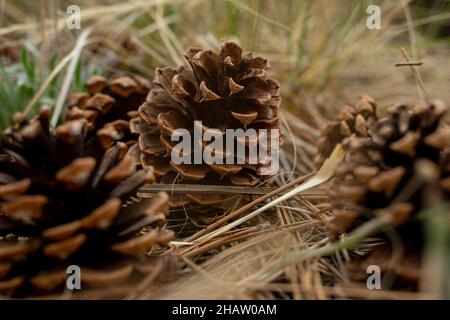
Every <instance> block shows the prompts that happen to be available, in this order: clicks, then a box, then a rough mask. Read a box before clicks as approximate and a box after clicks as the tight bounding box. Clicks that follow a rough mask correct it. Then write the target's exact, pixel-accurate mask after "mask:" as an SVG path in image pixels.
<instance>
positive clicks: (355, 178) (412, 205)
mask: <svg viewBox="0 0 450 320" xmlns="http://www.w3.org/2000/svg"><path fill="white" fill-rule="evenodd" d="M368 130H369V134H370V136H371V137H370V138H361V137H356V136H353V137H351V138H349V139H347V140H345V142H344V146H345V148H346V149H347V153H346V157H345V160H344V161H343V163H342V164H341V165H340V167H338V169H337V170H336V176H337V178H336V180H335V181H334V183H333V184H332V186H331V187H330V195H331V199H332V204H333V207H334V208H335V217H334V219H333V220H332V221H331V222H330V223H329V226H328V227H329V230H330V232H331V234H332V236H334V237H336V236H337V235H339V234H341V233H343V232H348V231H350V230H352V229H354V228H355V227H357V226H359V225H361V224H362V223H364V222H365V221H367V220H369V219H371V218H373V217H376V216H382V215H388V216H389V217H390V218H391V221H392V225H393V227H394V228H395V230H396V232H398V234H399V235H400V237H401V239H402V240H403V247H404V255H403V258H402V261H401V262H400V263H399V264H398V265H396V266H394V271H395V272H396V273H397V275H398V277H397V279H398V281H397V284H399V286H407V287H409V288H412V289H415V288H416V287H417V283H418V279H419V273H420V264H421V261H420V257H421V253H422V247H423V243H424V234H423V223H422V222H421V220H420V219H417V214H418V213H419V212H421V211H422V210H423V209H425V208H426V207H427V206H428V205H430V203H432V202H433V201H435V200H436V199H438V200H440V201H448V200H449V198H450V128H449V127H448V108H447V106H446V105H445V104H444V103H443V102H440V101H436V102H434V103H432V104H430V105H429V106H426V107H425V106H423V105H421V104H418V105H415V106H414V107H412V108H411V107H408V106H405V105H401V106H398V107H395V108H394V109H393V110H392V111H391V112H390V114H389V115H388V116H387V117H386V118H383V119H381V120H379V121H378V122H374V123H373V124H372V125H371V126H370V127H369V129H368ZM380 236H382V237H384V238H385V235H384V236H383V235H380ZM385 239H386V238H385ZM387 243H389V241H388V240H387ZM391 251H392V248H391V247H390V245H389V244H385V245H381V246H379V247H377V248H376V249H374V250H372V251H371V252H370V253H369V254H368V255H366V256H364V257H362V258H360V259H355V260H353V262H351V263H350V265H349V271H350V275H351V277H352V278H353V279H357V280H362V279H366V278H367V273H366V268H367V266H368V265H370V264H378V265H379V266H380V267H381V268H382V270H384V271H386V270H387V268H388V265H389V263H390V258H391V253H392V252H391Z"/></svg>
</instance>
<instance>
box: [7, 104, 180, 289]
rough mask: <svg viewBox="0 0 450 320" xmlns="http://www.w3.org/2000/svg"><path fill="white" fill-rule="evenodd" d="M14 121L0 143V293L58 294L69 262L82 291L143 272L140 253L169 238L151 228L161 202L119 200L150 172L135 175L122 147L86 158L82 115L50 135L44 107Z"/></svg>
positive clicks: (159, 198) (164, 199) (162, 198)
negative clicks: (126, 202) (76, 269)
mask: <svg viewBox="0 0 450 320" xmlns="http://www.w3.org/2000/svg"><path fill="white" fill-rule="evenodd" d="M16 121H17V122H16V123H15V124H14V126H13V127H11V128H9V129H7V130H6V131H5V133H4V134H3V135H2V136H1V140H0V294H12V295H16V296H23V295H29V294H40V293H43V292H51V291H54V290H57V289H61V290H62V289H63V287H64V285H65V281H66V276H67V273H66V269H67V267H68V266H70V265H77V266H79V267H80V268H81V282H82V285H83V288H84V287H86V286H87V287H90V286H92V287H98V286H112V285H114V284H116V283H119V282H121V281H125V280H127V279H131V277H132V276H133V277H134V276H137V275H138V274H139V272H146V271H151V270H150V269H152V267H151V266H150V267H149V266H148V265H146V263H147V262H148V263H150V262H152V261H151V259H147V258H146V253H147V252H148V250H149V249H151V248H156V247H158V246H159V245H162V246H164V245H166V244H167V243H168V242H169V241H170V240H171V239H172V237H173V233H172V232H170V231H167V230H162V229H161V228H160V227H159V226H162V224H164V223H165V212H166V209H167V203H168V196H167V195H166V194H165V193H160V194H157V195H155V196H154V197H153V198H152V199H145V200H143V201H141V202H140V203H137V204H134V205H130V206H127V207H124V206H122V204H123V203H124V200H125V199H127V198H128V197H129V196H130V195H133V194H135V193H136V191H137V188H138V187H140V186H141V185H142V184H144V183H148V182H152V181H154V175H153V171H152V169H151V168H147V169H142V170H138V171H136V168H135V165H134V163H133V161H131V160H132V159H131V158H130V157H129V156H127V155H126V152H127V146H126V144H125V143H123V142H119V143H116V144H114V145H113V146H111V147H110V148H109V149H107V150H106V151H105V152H103V153H99V152H97V154H100V155H99V156H98V157H95V156H93V155H86V152H85V149H86V142H87V140H86V133H87V127H88V125H89V124H88V122H87V121H86V120H85V119H78V120H71V121H67V122H64V123H63V124H61V125H60V126H59V127H57V128H56V129H55V130H54V132H53V131H52V130H50V128H49V111H48V110H45V109H43V110H41V111H40V113H39V115H38V116H37V117H35V118H33V119H32V120H26V119H24V118H23V117H16ZM148 226H153V228H152V229H144V228H145V227H148ZM143 230H144V231H143Z"/></svg>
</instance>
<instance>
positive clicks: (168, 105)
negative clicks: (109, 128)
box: [131, 42, 281, 208]
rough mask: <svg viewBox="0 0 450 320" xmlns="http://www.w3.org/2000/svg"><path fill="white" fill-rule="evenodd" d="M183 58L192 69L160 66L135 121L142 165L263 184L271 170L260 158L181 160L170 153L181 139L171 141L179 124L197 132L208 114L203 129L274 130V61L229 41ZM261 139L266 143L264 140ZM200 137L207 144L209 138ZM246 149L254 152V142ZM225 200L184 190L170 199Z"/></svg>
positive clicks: (186, 179)
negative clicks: (216, 49)
mask: <svg viewBox="0 0 450 320" xmlns="http://www.w3.org/2000/svg"><path fill="white" fill-rule="evenodd" d="M185 57H186V59H187V60H188V62H189V63H190V65H191V69H192V70H187V69H184V68H180V69H178V70H174V69H171V68H158V69H156V72H155V77H154V80H153V83H154V86H153V87H152V89H151V91H150V93H149V95H148V97H147V101H146V102H145V103H144V104H143V105H142V106H141V107H140V108H139V116H140V117H138V118H135V119H133V120H132V122H131V131H132V132H133V133H138V134H140V137H139V148H140V152H141V154H140V159H141V162H142V165H143V166H144V168H145V167H147V166H153V167H154V170H155V176H156V177H157V180H158V181H159V182H162V183H169V184H170V183H176V182H177V181H176V177H177V175H178V176H179V178H180V180H181V181H183V183H195V184H220V185H237V186H254V185H257V184H260V183H262V182H263V181H264V179H267V178H268V177H269V176H270V175H264V176H263V175H262V174H261V169H262V168H267V163H264V159H261V158H258V159H257V162H256V163H250V161H249V160H248V159H243V163H242V164H218V163H212V164H175V163H174V162H173V161H171V156H170V155H171V151H172V149H173V148H174V145H175V144H176V143H174V142H172V141H171V134H172V133H173V132H174V130H175V129H186V130H188V131H189V132H190V133H191V136H193V135H194V134H193V131H194V126H195V125H194V121H202V127H201V128H200V130H202V131H201V132H206V131H207V130H210V129H218V130H219V132H220V134H221V135H223V134H224V132H225V130H226V129H243V130H245V129H255V130H256V131H258V130H259V129H267V131H268V134H269V135H270V133H271V130H270V129H277V130H279V127H280V124H279V108H280V103H281V98H280V86H279V83H278V82H277V81H276V80H273V79H271V78H268V77H267V76H266V71H267V70H268V69H269V63H268V62H267V60H266V59H263V58H261V57H253V56H252V55H251V54H248V55H245V56H243V55H242V49H241V48H240V47H239V46H238V45H237V44H235V43H232V42H225V43H223V44H222V49H221V51H220V52H219V53H215V52H212V51H210V50H201V49H197V48H191V49H189V50H188V51H187V53H186V55H185ZM258 137H259V138H261V136H258ZM277 139H279V132H278V138H277ZM224 140H225V139H224ZM255 140H256V139H255ZM278 141H279V140H278ZM247 142H248V141H247ZM196 143H198V140H197V141H194V140H193V141H192V144H191V145H192V146H194V144H196ZM237 143H241V144H244V143H243V142H242V141H240V142H239V141H237V142H236V144H237ZM257 143H258V145H259V147H261V145H260V142H259V139H258V142H257ZM200 144H201V149H202V151H203V150H205V148H206V147H207V146H205V143H201V142H200ZM245 148H246V151H247V152H246V154H247V155H248V147H247V146H245ZM270 151H271V150H268V154H271V153H270ZM219 154H221V156H222V158H223V159H224V158H225V157H231V158H234V159H236V157H237V155H236V154H235V152H232V154H227V152H226V150H225V147H224V150H223V151H222V150H220V151H219ZM192 156H193V155H192ZM265 160H267V159H265ZM236 162H237V161H234V163H236ZM224 200H225V197H224V196H223V195H220V194H201V195H200V194H186V195H183V196H179V197H176V198H175V197H173V198H172V201H171V204H172V205H173V206H181V205H186V204H188V203H194V204H198V205H200V206H212V207H220V208H225V207H228V205H224Z"/></svg>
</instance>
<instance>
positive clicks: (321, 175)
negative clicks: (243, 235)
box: [196, 145, 345, 242]
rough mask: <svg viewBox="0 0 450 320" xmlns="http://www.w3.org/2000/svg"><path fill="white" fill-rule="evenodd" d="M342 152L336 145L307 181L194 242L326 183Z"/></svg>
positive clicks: (210, 237)
mask: <svg viewBox="0 0 450 320" xmlns="http://www.w3.org/2000/svg"><path fill="white" fill-rule="evenodd" d="M344 154H345V152H344V150H343V149H342V146H341V145H337V146H336V148H335V149H334V150H333V153H332V154H331V156H330V158H329V159H327V160H326V161H325V163H324V164H323V166H322V167H321V168H320V170H319V171H318V172H317V173H316V174H315V175H314V176H313V177H312V178H311V179H309V180H308V181H306V182H305V183H303V184H301V185H299V186H298V187H296V188H295V189H293V190H291V191H289V192H288V193H286V194H284V195H282V196H281V197H278V198H276V199H275V200H273V201H271V202H269V203H268V204H266V205H264V206H262V207H261V208H258V209H256V210H255V211H253V212H251V213H249V214H248V215H246V216H244V217H242V218H240V219H238V220H236V221H234V222H232V223H230V224H228V225H226V226H224V227H222V228H220V229H218V230H216V231H214V232H212V233H210V234H208V235H205V236H203V237H201V238H199V239H197V240H196V242H200V241H207V240H209V239H212V238H214V237H217V236H219V235H221V234H223V233H225V232H227V231H229V230H231V229H233V228H234V227H236V226H238V225H240V224H242V223H244V222H245V221H248V220H249V219H252V218H253V217H255V216H257V215H258V214H260V213H262V212H264V211H265V210H267V209H269V208H271V207H273V206H275V205H276V204H278V203H280V202H283V201H285V200H287V199H289V198H292V197H294V196H296V195H298V194H300V193H301V192H303V191H306V190H308V189H310V188H313V187H315V186H317V185H319V184H321V183H323V182H325V181H327V180H328V179H330V178H331V177H332V176H333V173H334V170H335V168H336V166H337V164H338V163H339V162H340V161H341V160H342V159H343V157H344Z"/></svg>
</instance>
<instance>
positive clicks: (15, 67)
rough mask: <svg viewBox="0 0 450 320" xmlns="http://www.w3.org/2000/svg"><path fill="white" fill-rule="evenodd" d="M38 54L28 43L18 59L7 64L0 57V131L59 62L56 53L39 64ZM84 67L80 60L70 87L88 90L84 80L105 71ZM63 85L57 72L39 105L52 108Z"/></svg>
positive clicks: (74, 89) (30, 97) (22, 107)
mask: <svg viewBox="0 0 450 320" xmlns="http://www.w3.org/2000/svg"><path fill="white" fill-rule="evenodd" d="M38 57H39V52H38V51H37V49H36V48H34V47H33V46H30V45H25V46H24V47H23V49H22V52H21V59H20V61H19V62H17V63H14V64H11V65H6V64H5V63H4V60H3V58H0V130H3V129H4V128H5V127H7V126H8V124H9V123H10V120H11V117H12V115H13V114H14V113H15V112H18V111H22V110H23V109H24V108H25V106H26V104H27V103H28V102H29V101H30V100H31V99H32V98H33V97H34V95H35V94H36V93H37V92H38V90H39V88H40V87H41V85H42V83H43V82H44V81H45V79H46V78H47V77H48V75H49V74H50V72H51V71H52V70H53V69H54V68H55V67H56V65H57V64H58V56H57V54H56V53H53V54H52V55H51V57H50V59H49V63H48V65H46V66H40V65H39V63H38ZM85 69H86V68H83V62H82V60H80V61H79V62H78V64H77V68H76V70H75V75H74V78H73V81H72V84H71V90H73V91H78V92H80V91H85V88H84V82H85V80H86V79H87V77H89V76H90V75H91V74H94V73H95V74H100V73H102V72H101V70H99V69H94V70H91V71H90V72H89V71H88V69H86V70H85ZM60 84H61V75H58V76H56V77H55V79H53V81H52V82H51V83H50V85H49V87H48V88H47V90H46V91H45V93H44V94H43V95H42V97H41V98H40V99H39V101H38V103H37V106H42V105H48V106H50V107H53V106H54V104H55V102H56V99H57V97H58V93H59V87H60ZM32 112H33V111H32Z"/></svg>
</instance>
